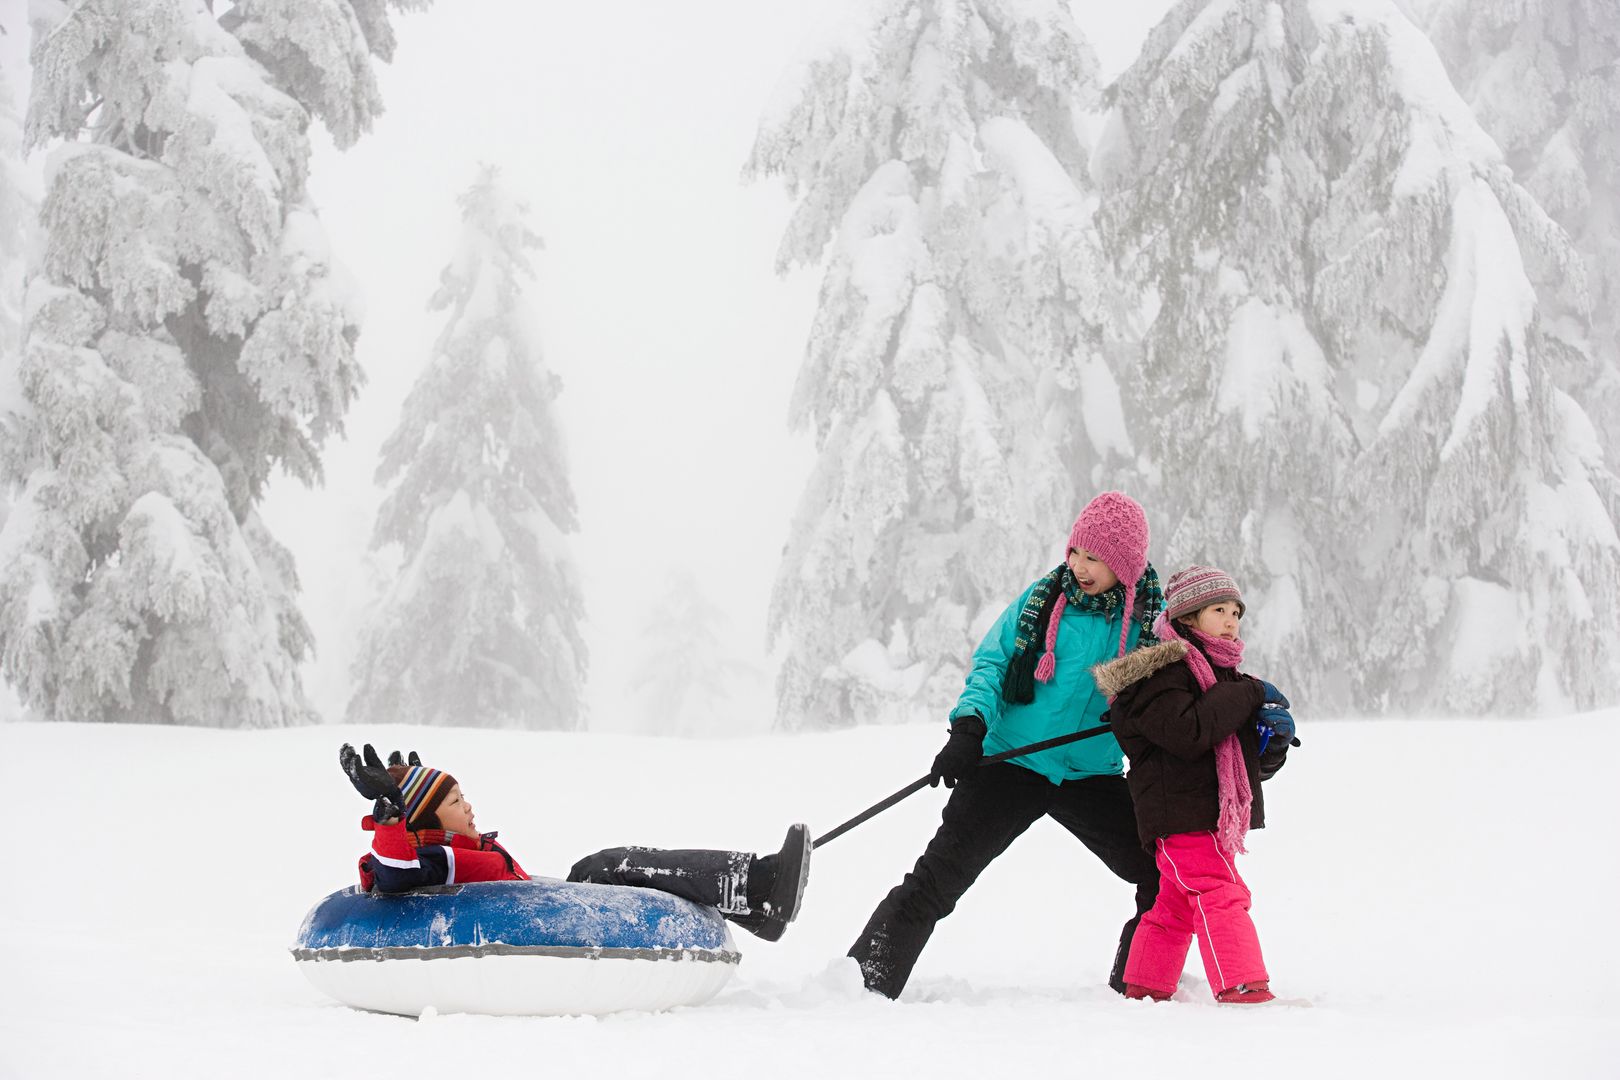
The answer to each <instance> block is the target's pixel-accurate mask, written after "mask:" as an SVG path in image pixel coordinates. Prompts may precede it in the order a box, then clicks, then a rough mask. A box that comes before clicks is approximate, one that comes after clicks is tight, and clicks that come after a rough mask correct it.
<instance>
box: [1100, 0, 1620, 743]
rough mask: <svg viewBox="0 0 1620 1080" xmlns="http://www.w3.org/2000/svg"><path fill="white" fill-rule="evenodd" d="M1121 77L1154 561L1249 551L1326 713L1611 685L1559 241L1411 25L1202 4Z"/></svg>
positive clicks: (1114, 222)
mask: <svg viewBox="0 0 1620 1080" xmlns="http://www.w3.org/2000/svg"><path fill="white" fill-rule="evenodd" d="M1110 98H1111V105H1112V110H1111V113H1110V119H1109V121H1108V123H1107V125H1106V127H1105V130H1104V132H1103V133H1102V134H1101V135H1100V136H1099V144H1098V149H1097V152H1096V154H1095V155H1094V158H1093V168H1094V174H1095V175H1096V177H1097V178H1098V182H1099V185H1100V186H1101V187H1102V189H1103V202H1102V209H1101V212H1100V214H1099V222H1100V228H1101V231H1102V239H1103V243H1104V245H1105V247H1106V249H1107V250H1109V251H1110V252H1112V253H1114V254H1115V255H1116V256H1117V258H1118V259H1119V263H1120V266H1121V270H1122V276H1123V277H1124V278H1125V279H1126V280H1127V281H1129V282H1131V283H1133V284H1134V285H1135V286H1136V287H1138V288H1140V289H1141V290H1142V292H1143V293H1144V295H1146V296H1147V298H1148V301H1147V304H1146V306H1147V307H1148V308H1149V309H1151V310H1152V312H1153V318H1152V320H1151V323H1150V325H1149V326H1148V328H1147V330H1146V332H1145V337H1144V340H1143V343H1142V351H1141V354H1140V360H1139V363H1137V364H1136V365H1135V367H1134V369H1133V370H1131V371H1128V372H1122V373H1121V378H1122V381H1123V382H1124V383H1125V385H1126V386H1127V387H1128V390H1127V392H1126V394H1125V401H1126V403H1127V410H1128V412H1129V413H1130V415H1131V418H1132V427H1133V430H1136V431H1139V432H1142V433H1143V436H1144V437H1143V446H1144V451H1143V459H1142V461H1141V462H1140V465H1139V468H1140V473H1141V476H1142V478H1143V482H1144V483H1145V484H1146V485H1147V490H1148V492H1149V494H1150V495H1151V499H1150V501H1149V502H1148V505H1149V507H1150V511H1151V513H1152V515H1153V522H1154V525H1155V533H1156V536H1158V537H1160V538H1161V543H1162V545H1163V550H1164V552H1165V562H1166V563H1168V564H1169V565H1171V566H1175V565H1177V564H1179V563H1183V562H1185V561H1188V560H1199V561H1206V560H1214V561H1218V562H1220V563H1221V565H1223V566H1225V567H1227V568H1228V569H1230V570H1232V571H1234V572H1235V573H1236V574H1237V576H1238V578H1239V580H1240V581H1241V582H1242V583H1243V586H1244V589H1245V593H1246V594H1247V597H1248V598H1249V599H1250V600H1251V609H1252V612H1253V615H1252V616H1251V618H1252V619H1253V620H1254V621H1255V623H1256V625H1255V627H1254V631H1255V633H1254V637H1255V644H1256V646H1257V647H1256V648H1255V650H1254V653H1253V661H1254V666H1255V668H1256V670H1261V671H1265V672H1267V673H1268V677H1269V676H1270V675H1272V674H1275V677H1276V681H1277V682H1278V683H1279V684H1283V685H1286V686H1287V687H1289V688H1291V690H1290V692H1295V693H1297V694H1298V697H1299V699H1301V700H1304V701H1309V702H1310V703H1311V705H1310V707H1311V708H1312V709H1314V710H1320V711H1331V710H1339V709H1347V708H1348V709H1357V710H1369V711H1386V710H1391V709H1399V710H1401V711H1403V712H1409V713H1410V712H1429V711H1439V712H1462V713H1478V712H1483V711H1485V710H1499V711H1503V712H1520V711H1525V710H1528V709H1531V708H1535V707H1538V706H1546V705H1552V704H1568V703H1574V704H1579V705H1583V706H1590V705H1593V704H1598V703H1601V702H1606V701H1613V700H1615V697H1616V691H1615V688H1614V682H1613V677H1612V675H1613V672H1614V670H1615V669H1616V662H1617V660H1620V652H1617V646H1616V642H1617V641H1620V621H1617V620H1620V544H1617V541H1616V530H1615V516H1616V507H1617V505H1620V504H1617V503H1616V492H1615V487H1614V478H1613V476H1612V474H1610V473H1608V472H1607V471H1606V470H1605V469H1604V468H1603V467H1602V462H1601V456H1600V452H1599V450H1598V447H1597V436H1596V433H1595V430H1594V425H1593V423H1592V420H1591V418H1590V417H1588V416H1587V414H1586V413H1585V412H1583V411H1582V409H1581V407H1580V405H1579V404H1578V403H1576V402H1575V401H1574V400H1573V399H1571V398H1570V397H1569V396H1568V395H1567V394H1565V393H1564V392H1562V391H1561V390H1560V389H1558V387H1557V386H1556V385H1555V383H1554V380H1553V378H1552V372H1554V371H1555V370H1558V369H1560V368H1568V367H1570V366H1573V365H1574V364H1575V363H1576V362H1577V361H1578V360H1579V358H1578V357H1572V356H1571V355H1570V352H1569V350H1570V349H1571V345H1570V344H1569V342H1567V341H1564V340H1561V339H1560V338H1558V337H1557V336H1555V335H1553V334H1550V333H1548V331H1547V329H1546V326H1545V320H1544V319H1543V318H1542V315H1541V313H1540V309H1539V306H1538V302H1537V297H1536V294H1535V292H1534V290H1533V288H1532V286H1531V282H1530V279H1529V276H1528V275H1527V272H1526V269H1525V259H1524V257H1523V256H1522V254H1521V252H1523V251H1524V250H1526V249H1533V250H1535V251H1538V252H1556V250H1557V248H1558V245H1559V244H1560V243H1564V245H1565V251H1566V252H1567V251H1568V247H1567V241H1565V240H1563V239H1562V237H1563V232H1562V230H1560V229H1558V227H1557V226H1556V225H1554V224H1553V223H1552V222H1551V221H1550V220H1549V219H1548V218H1547V216H1546V214H1545V213H1543V212H1542V211H1541V210H1540V208H1539V207H1537V205H1536V203H1535V201H1534V199H1533V198H1532V197H1531V196H1530V195H1529V194H1528V193H1527V192H1526V191H1525V190H1524V189H1523V188H1521V187H1519V186H1518V185H1517V184H1516V183H1515V182H1514V179H1513V176H1512V174H1511V172H1510V171H1509V169H1508V168H1507V167H1506V165H1504V164H1503V162H1502V160H1501V155H1500V153H1499V152H1498V150H1497V149H1496V147H1495V146H1494V145H1493V143H1492V142H1491V140H1490V139H1489V138H1488V137H1487V136H1486V135H1485V133H1484V132H1482V131H1481V130H1480V129H1479V126H1478V125H1477V124H1476V123H1475V122H1474V120H1473V118H1472V116H1471V115H1470V113H1469V111H1468V109H1467V106H1466V105H1465V104H1464V103H1463V102H1462V101H1461V100H1460V99H1459V98H1458V97H1457V95H1456V94H1455V92H1454V91H1453V90H1452V88H1451V85H1450V83H1449V81H1448V80H1447V78H1446V75H1445V73H1444V71H1443V70H1442V69H1441V67H1440V65H1439V63H1438V61H1437V60H1436V59H1435V55H1434V51H1433V49H1432V48H1431V47H1430V46H1429V44H1428V42H1426V41H1425V40H1424V39H1423V37H1422V35H1421V33H1420V32H1419V31H1418V30H1417V29H1416V27H1415V26H1413V25H1412V24H1411V23H1410V22H1408V21H1407V20H1406V19H1405V18H1404V17H1403V16H1402V15H1400V14H1399V12H1397V11H1396V9H1395V8H1394V7H1393V6H1392V5H1390V4H1388V3H1384V2H1381V0H1343V2H1340V3H1337V4H1320V3H1311V2H1308V0H1284V2H1266V0H1233V2H1230V3H1226V2H1222V3H1206V2H1193V0H1189V2H1186V3H1183V4H1181V5H1180V6H1178V7H1177V8H1176V9H1175V10H1174V11H1173V12H1171V14H1170V15H1169V16H1167V17H1166V19H1165V21H1164V22H1163V23H1161V24H1160V25H1159V26H1158V27H1157V28H1156V29H1155V30H1154V31H1153V32H1152V34H1151V35H1150V37H1149V39H1148V41H1147V44H1146V46H1145V47H1144V49H1143V51H1142V54H1141V56H1140V58H1139V59H1138V60H1137V62H1136V63H1135V64H1134V65H1133V66H1132V67H1131V69H1130V70H1129V71H1127V72H1126V73H1125V74H1124V75H1123V76H1122V77H1121V79H1120V80H1119V82H1118V83H1117V84H1116V85H1115V86H1114V87H1113V88H1111V90H1110ZM1566 261H1570V262H1574V261H1576V260H1575V259H1574V257H1573V255H1572V254H1569V255H1566Z"/></svg>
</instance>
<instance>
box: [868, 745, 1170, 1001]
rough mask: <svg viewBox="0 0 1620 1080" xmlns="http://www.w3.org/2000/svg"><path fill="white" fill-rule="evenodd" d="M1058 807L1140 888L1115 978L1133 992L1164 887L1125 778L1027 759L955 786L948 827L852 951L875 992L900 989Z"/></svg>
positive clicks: (1117, 985)
mask: <svg viewBox="0 0 1620 1080" xmlns="http://www.w3.org/2000/svg"><path fill="white" fill-rule="evenodd" d="M1047 814H1050V815H1051V816H1052V820H1054V821H1056V822H1057V823H1058V824H1059V825H1062V826H1063V827H1064V828H1065V829H1068V830H1069V831H1070V832H1071V833H1073V834H1074V835H1075V836H1076V837H1077V838H1079V840H1080V842H1081V843H1082V844H1084V845H1086V847H1088V848H1090V849H1091V851H1092V853H1093V854H1094V855H1096V856H1097V857H1098V858H1099V859H1101V860H1102V861H1103V864H1104V865H1106V866H1107V867H1108V869H1109V870H1112V871H1113V872H1114V874H1115V875H1117V876H1118V877H1121V878H1123V879H1124V880H1126V881H1128V882H1130V883H1131V884H1133V885H1135V886H1136V914H1135V915H1134V916H1133V917H1132V918H1131V920H1130V921H1129V922H1127V923H1126V924H1125V927H1124V929H1123V930H1121V931H1120V935H1119V949H1118V950H1117V952H1116V953H1115V955H1114V966H1113V970H1112V971H1111V972H1110V973H1109V977H1108V984H1109V985H1110V986H1112V987H1113V988H1114V989H1115V990H1118V991H1120V992H1121V993H1123V992H1124V990H1125V959H1126V957H1127V956H1128V955H1129V954H1130V951H1131V938H1132V936H1133V935H1134V934H1135V933H1136V924H1137V923H1138V922H1140V921H1141V919H1142V915H1143V913H1144V912H1146V911H1147V910H1148V909H1149V908H1150V907H1152V906H1153V901H1154V899H1155V898H1156V897H1157V896H1158V895H1159V871H1158V868H1157V867H1156V866H1155V865H1154V861H1153V856H1152V855H1150V854H1149V853H1148V852H1147V851H1146V850H1145V849H1144V848H1143V847H1142V842H1141V840H1140V839H1138V838H1137V835H1136V812H1135V809H1134V808H1133V806H1132V804H1131V793H1130V789H1129V788H1128V787H1127V786H1126V784H1125V778H1124V777H1123V776H1096V777H1088V778H1086V779H1083V780H1068V781H1065V782H1064V783H1062V784H1054V783H1052V782H1051V781H1050V780H1048V779H1047V778H1046V777H1044V776H1042V775H1040V774H1039V773H1037V772H1033V771H1032V770H1029V769H1026V768H1024V767H1023V766H1021V765H1014V764H1012V763H1010V762H1001V763H998V764H995V765H985V766H983V767H981V768H978V769H974V770H973V771H972V772H971V773H969V774H968V776H966V777H965V778H964V779H963V780H962V781H961V782H960V783H958V784H957V785H956V787H955V788H954V789H952V791H951V797H950V799H949V801H947V802H946V803H945V811H944V818H943V820H942V821H941V822H940V826H939V831H938V832H936V833H935V834H934V838H933V839H932V840H930V841H929V842H928V848H927V850H926V851H924V852H923V854H922V858H920V859H918V860H917V865H916V866H915V867H913V868H912V871H911V873H909V874H907V875H906V876H905V879H904V880H902V881H901V882H900V884H898V885H896V886H895V887H894V888H893V889H891V890H890V891H889V895H888V896H886V897H884V899H883V902H882V903H880V904H878V906H877V910H876V911H874V912H872V917H871V918H870V919H868V920H867V922H866V929H864V930H862V931H861V936H860V940H858V941H856V942H855V944H854V946H853V947H852V948H851V949H850V950H849V955H850V956H852V957H854V958H855V960H856V962H857V963H859V964H860V966H861V974H862V976H863V977H864V978H865V980H866V987H867V989H868V990H875V991H877V992H878V993H880V994H884V995H886V996H888V997H891V998H893V997H899V996H900V991H901V990H902V989H904V988H905V985H906V980H907V979H909V978H910V977H911V969H912V968H913V967H914V966H915V965H916V963H917V958H918V957H919V956H921V955H922V951H923V946H924V945H927V944H928V938H929V937H930V936H931V935H932V934H933V932H934V924H935V923H937V922H939V920H941V919H943V918H944V917H945V916H947V915H949V914H950V913H951V912H952V911H954V910H955V909H956V902H957V901H958V900H960V899H961V898H962V897H963V896H964V895H965V894H966V893H967V891H968V888H969V887H970V886H971V885H972V884H973V882H974V881H975V880H977V878H978V876H979V874H981V873H982V872H983V871H984V868H985V867H987V866H989V865H990V863H991V862H992V861H994V859H995V858H996V856H997V855H1000V854H1001V853H1002V852H1003V851H1006V850H1007V847H1008V845H1010V844H1011V843H1012V842H1013V841H1014V840H1016V839H1017V838H1018V837H1019V836H1020V835H1021V834H1022V833H1023V832H1024V830H1025V829H1028V828H1029V827H1030V826H1031V825H1033V824H1034V823H1035V822H1036V821H1037V820H1038V819H1039V818H1041V817H1042V816H1044V815H1047Z"/></svg>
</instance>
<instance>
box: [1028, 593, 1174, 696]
mask: <svg viewBox="0 0 1620 1080" xmlns="http://www.w3.org/2000/svg"><path fill="white" fill-rule="evenodd" d="M1060 594H1061V595H1062V597H1063V600H1064V604H1065V605H1068V604H1072V605H1074V607H1075V608H1076V609H1078V610H1080V611H1087V612H1093V613H1095V614H1098V615H1102V616H1103V617H1104V618H1112V617H1113V615H1114V612H1116V611H1118V610H1119V608H1120V607H1121V606H1122V605H1123V604H1124V603H1125V585H1124V583H1123V582H1116V583H1115V584H1114V586H1113V587H1112V588H1110V589H1105V590H1104V591H1102V592H1101V593H1099V594H1097V595H1096V596H1088V595H1086V594H1085V593H1084V592H1081V591H1080V586H1079V583H1077V582H1076V581H1075V580H1074V572H1073V571H1071V570H1070V569H1069V564H1068V563H1067V562H1065V563H1062V564H1061V565H1059V566H1057V567H1055V568H1054V569H1053V570H1052V571H1051V572H1050V573H1048V574H1046V575H1045V576H1044V577H1042V578H1041V579H1040V580H1039V581H1037V582H1036V583H1035V588H1034V589H1032V590H1031V591H1030V594H1029V599H1028V600H1026V601H1025V602H1024V607H1023V610H1022V611H1020V612H1019V613H1018V632H1017V635H1016V637H1015V638H1014V641H1013V650H1014V651H1013V657H1012V660H1011V662H1010V663H1008V665H1007V677H1006V678H1005V679H1004V680H1003V681H1002V686H1001V696H1002V698H1003V699H1004V700H1005V701H1008V702H1010V703H1012V704H1014V705H1028V704H1029V703H1030V702H1032V701H1034V700H1035V683H1036V681H1037V680H1039V681H1040V682H1046V681H1047V680H1048V679H1050V678H1051V677H1052V665H1053V664H1055V662H1056V658H1055V657H1053V656H1052V654H1051V653H1050V652H1049V651H1047V650H1046V649H1044V648H1043V643H1044V642H1045V641H1046V639H1047V633H1048V631H1049V630H1050V628H1051V621H1052V615H1053V613H1054V611H1055V610H1056V608H1057V606H1058V604H1057V598H1058V596H1059V595H1060ZM1133 606H1134V609H1135V610H1134V611H1133V612H1132V616H1133V617H1134V618H1135V619H1136V622H1137V624H1138V625H1139V626H1140V628H1141V636H1140V637H1139V638H1138V639H1137V642H1136V647H1137V648H1142V647H1144V646H1147V645H1156V644H1158V641H1159V639H1158V637H1157V636H1155V635H1154V633H1153V622H1154V620H1155V619H1157V618H1158V617H1159V613H1160V612H1162V611H1163V610H1164V590H1163V589H1162V588H1160V587H1159V572H1158V571H1157V570H1155V569H1153V564H1152V563H1148V566H1147V569H1146V570H1144V571H1143V572H1142V576H1141V578H1140V579H1138V581H1137V583H1136V602H1135V604H1134V605H1133ZM1043 660H1045V661H1049V662H1048V663H1046V664H1044V665H1043V664H1042V661H1043ZM1043 666H1044V667H1045V670H1044V671H1042V670H1041V668H1042V667H1043Z"/></svg>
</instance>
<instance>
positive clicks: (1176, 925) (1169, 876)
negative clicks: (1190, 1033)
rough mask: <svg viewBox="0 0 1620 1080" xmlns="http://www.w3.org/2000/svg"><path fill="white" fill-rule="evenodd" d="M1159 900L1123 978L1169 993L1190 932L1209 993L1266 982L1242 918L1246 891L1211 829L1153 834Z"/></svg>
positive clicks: (1256, 941)
mask: <svg viewBox="0 0 1620 1080" xmlns="http://www.w3.org/2000/svg"><path fill="white" fill-rule="evenodd" d="M1155 854H1156V857H1157V861H1158V864H1159V898H1158V900H1156V901H1154V904H1153V907H1152V909H1151V910H1149V911H1148V913H1147V914H1146V915H1143V916H1142V924H1141V925H1140V926H1138V927H1137V928H1136V937H1135V938H1134V939H1133V940H1132V941H1131V955H1130V958H1129V959H1128V960H1127V961H1126V962H1125V981H1126V982H1127V983H1131V984H1133V985H1135V986H1141V987H1145V988H1147V989H1149V990H1156V991H1159V992H1161V993H1165V994H1173V993H1175V990H1176V983H1177V982H1178V981H1180V979H1181V969H1182V967H1183V965H1185V964H1186V962H1187V947H1188V946H1189V945H1190V944H1192V939H1193V937H1194V936H1195V935H1196V936H1197V938H1198V951H1199V952H1200V953H1202V954H1203V957H1204V972H1205V973H1206V974H1207V975H1208V976H1209V988H1210V991H1211V993H1215V994H1218V993H1220V992H1221V991H1222V990H1226V989H1229V988H1230V987H1233V986H1237V985H1239V984H1240V983H1252V982H1259V981H1260V980H1262V979H1266V978H1268V976H1267V975H1266V964H1265V961H1264V960H1262V959H1261V958H1260V938H1259V935H1257V934H1256V933H1255V932H1254V921H1253V920H1252V919H1250V918H1249V887H1248V886H1247V885H1245V884H1244V883H1243V879H1242V878H1240V877H1238V872H1237V867H1236V866H1234V865H1233V859H1232V856H1231V855H1229V854H1227V853H1226V852H1223V851H1222V850H1221V849H1220V848H1219V846H1217V845H1216V843H1215V834H1214V833H1212V832H1198V833H1178V834H1176V835H1175V836H1164V837H1160V838H1159V840H1158V842H1157V844H1156V845H1155Z"/></svg>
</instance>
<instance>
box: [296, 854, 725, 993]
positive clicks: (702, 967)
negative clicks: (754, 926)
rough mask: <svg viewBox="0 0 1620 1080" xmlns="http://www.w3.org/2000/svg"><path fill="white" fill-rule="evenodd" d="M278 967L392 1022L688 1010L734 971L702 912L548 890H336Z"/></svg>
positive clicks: (498, 886)
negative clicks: (291, 963)
mask: <svg viewBox="0 0 1620 1080" xmlns="http://www.w3.org/2000/svg"><path fill="white" fill-rule="evenodd" d="M292 954H293V959H294V960H295V961H296V962H297V964H298V967H299V968H300V969H301V970H302V971H303V972H304V974H305V976H306V977H308V978H309V980H310V982H312V983H313V984H314V985H315V986H316V987H317V988H319V989H320V990H322V991H324V992H325V993H327V994H329V995H331V996H332V997H334V998H336V999H337V1000H338V1001H341V1002H343V1003H344V1004H345V1005H350V1006H353V1007H355V1008H359V1009H370V1010H374V1011H377V1012H387V1013H398V1014H401V1015H405V1016H419V1015H421V1014H422V1013H423V1012H425V1011H427V1010H428V1009H433V1010H435V1011H437V1012H470V1013H488V1014H494V1015H525V1016H534V1015H540V1016H546V1015H573V1014H593V1015H595V1014H602V1013H609V1012H618V1011H622V1010H629V1009H634V1010H657V1009H667V1008H672V1007H674V1006H677V1005H694V1004H698V1003H700V1002H702V1001H707V1000H708V999H709V998H711V997H713V996H714V995H715V994H716V993H718V992H719V990H720V988H721V987H722V986H724V985H725V983H726V982H727V981H728V980H729V979H730V978H731V975H732V973H733V972H734V971H735V970H736V966H737V963H738V962H739V960H740V959H741V957H740V955H739V954H738V952H737V948H736V945H735V944H734V943H733V941H732V939H731V933H730V930H729V929H728V928H727V926H726V922H725V920H724V919H723V918H721V916H720V913H719V912H718V911H716V910H715V909H713V908H709V907H702V906H699V905H697V904H693V903H691V902H690V901H687V900H683V899H681V898H680V897H677V896H671V895H670V894H668V893H663V892H658V891H656V890H653V889H636V888H628V887H625V886H618V885H591V884H585V883H576V882H564V881H556V880H553V879H550V878H536V879H534V880H532V881H486V882H475V883H471V884H466V885H445V886H439V887H437V888H430V889H419V890H416V891H413V892H408V893H399V894H394V895H389V894H384V893H366V892H361V891H360V889H359V888H357V887H351V888H347V889H343V890H340V891H338V892H335V893H332V894H331V895H330V896H328V897H326V898H325V899H324V900H322V901H321V902H320V903H318V904H316V905H315V907H314V908H312V909H311V910H310V912H309V914H308V915H306V916H305V917H304V923H303V926H302V927H300V929H299V931H298V940H297V941H296V942H295V943H294V945H293V947H292Z"/></svg>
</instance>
